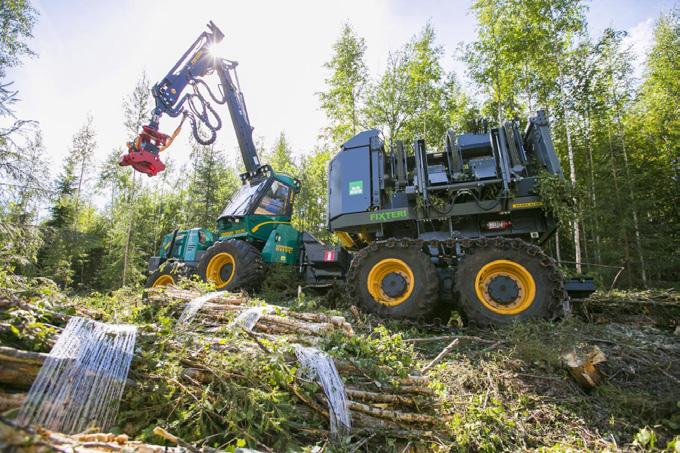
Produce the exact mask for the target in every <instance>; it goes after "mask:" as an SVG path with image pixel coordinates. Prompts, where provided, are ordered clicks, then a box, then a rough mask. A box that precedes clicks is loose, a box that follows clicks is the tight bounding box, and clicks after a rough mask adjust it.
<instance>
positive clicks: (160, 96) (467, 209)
mask: <svg viewBox="0 0 680 453" xmlns="http://www.w3.org/2000/svg"><path fill="white" fill-rule="evenodd" d="M223 38H224V35H223V33H222V32H221V31H220V30H219V29H218V28H217V27H216V26H215V25H214V24H213V23H212V22H211V23H209V24H208V31H207V32H204V33H202V34H201V35H200V36H199V37H198V39H197V40H196V41H195V42H194V43H193V44H192V46H191V47H190V48H189V50H187V51H186V52H185V53H184V55H183V56H182V58H181V59H180V60H179V61H178V62H177V64H176V65H175V66H174V67H173V68H172V69H171V70H170V72H169V73H168V74H167V75H166V77H165V78H164V79H163V80H162V81H161V82H160V83H158V84H157V85H155V86H154V88H153V95H154V98H155V101H156V107H155V109H154V110H153V112H152V116H151V121H150V123H149V124H148V125H147V126H144V127H143V130H142V132H141V133H140V134H139V136H138V137H137V138H136V140H135V141H134V142H132V143H129V144H128V148H129V149H128V153H126V154H125V155H124V156H123V157H122V158H121V161H120V165H132V166H133V168H134V169H135V170H137V171H140V172H142V173H146V174H147V175H149V176H154V175H156V174H157V173H159V172H161V171H163V170H164V168H165V167H164V165H163V163H162V162H161V160H160V158H159V154H160V152H161V151H163V150H164V149H165V148H167V147H168V146H170V144H171V143H172V141H173V140H174V139H175V137H176V136H177V134H178V133H179V131H180V128H181V124H182V122H184V120H185V119H189V122H190V124H191V127H192V130H193V134H194V137H195V139H196V141H197V142H198V143H201V144H206V145H207V144H211V143H213V142H214V141H215V139H216V135H217V134H216V133H217V131H218V130H219V129H220V127H221V120H220V117H219V115H218V114H217V113H216V111H215V110H214V108H213V107H212V106H211V104H210V102H209V101H208V98H207V97H206V96H205V93H207V95H208V96H209V98H210V99H211V100H212V101H213V102H215V103H216V104H218V105H221V104H227V107H228V109H229V113H230V116H231V120H232V123H233V126H234V130H235V132H236V137H237V140H238V144H239V148H240V151H241V155H242V158H243V162H244V166H245V169H246V171H245V173H243V174H242V175H241V180H242V186H241V188H240V189H239V190H238V191H237V192H236V193H235V194H234V195H233V196H232V198H231V201H229V203H228V204H227V206H226V207H225V208H224V210H223V211H222V213H221V214H220V216H219V218H218V219H217V228H216V231H211V230H209V229H207V228H202V227H199V228H192V229H186V230H180V229H176V230H175V231H173V232H172V233H169V234H167V235H165V237H164V238H163V240H162V243H161V247H160V251H159V254H158V256H154V257H152V258H151V259H150V262H149V272H150V276H149V278H148V280H147V286H159V285H165V284H173V283H175V282H176V280H177V278H178V277H179V276H181V275H184V276H186V275H191V274H198V275H199V276H200V278H202V279H203V280H204V281H209V282H212V283H213V284H214V285H215V287H217V288H218V289H224V290H236V289H244V288H245V289H249V288H254V287H257V285H258V284H259V283H260V282H261V281H262V279H263V277H264V273H265V272H266V268H267V266H268V265H270V264H284V265H291V266H296V268H297V269H298V270H299V273H300V276H301V277H302V278H303V279H304V281H305V283H306V284H308V285H314V286H329V285H333V284H344V285H346V286H347V288H348V289H349V292H350V293H351V294H353V296H354V298H355V299H356V300H357V302H358V303H359V304H360V305H361V306H362V307H363V308H364V309H365V310H367V311H369V312H373V313H377V314H379V315H381V316H386V317H398V318H413V317H424V316H428V315H429V314H430V313H431V312H432V311H433V310H434V309H435V307H436V306H437V304H447V303H449V304H454V303H455V304H457V308H458V309H459V311H460V312H461V314H462V315H463V316H464V318H466V319H467V320H469V321H470V322H473V323H476V324H482V325H489V324H506V323H510V322H512V321H514V320H526V319H531V318H554V317H557V316H559V315H560V314H562V313H563V311H564V308H565V307H566V304H567V303H568V294H567V291H566V290H565V287H566V288H567V289H574V290H577V291H581V292H588V291H590V290H591V287H592V282H590V281H583V280H580V281H577V280H571V281H566V282H565V280H564V278H563V276H562V274H561V273H560V271H559V270H558V268H557V265H556V263H555V261H554V260H553V259H552V258H550V257H549V256H547V255H546V254H545V253H544V252H543V250H542V249H541V248H540V245H541V244H543V243H544V242H545V241H546V240H547V239H548V238H549V237H550V236H551V235H552V234H553V233H554V231H555V228H556V226H555V221H554V219H553V218H552V217H551V216H550V215H549V214H546V212H545V210H544V209H543V208H544V206H543V201H542V200H541V198H540V196H539V195H538V194H537V191H536V188H537V179H538V174H539V172H541V171H545V172H548V173H552V174H556V175H560V176H562V171H561V169H560V164H559V160H558V158H557V156H556V154H555V150H554V148H553V144H552V139H551V136H550V129H549V126H548V121H547V118H546V116H545V115H544V113H543V112H538V114H537V115H536V116H535V117H532V118H530V119H529V122H528V126H527V128H526V130H525V131H524V133H521V132H520V130H519V127H518V125H517V124H516V123H514V122H508V123H505V124H504V125H502V126H501V127H498V128H494V129H491V130H490V131H488V132H485V133H482V134H463V135H456V134H454V133H453V132H451V131H450V132H449V133H448V135H447V137H446V141H445V146H444V147H443V149H442V150H436V151H432V152H431V151H428V150H427V149H426V144H425V142H424V141H423V140H420V139H417V140H415V141H414V142H413V144H412V145H411V146H407V145H405V144H404V143H402V142H399V141H398V142H396V143H395V144H394V145H393V146H390V147H387V146H386V145H385V143H384V142H383V140H382V139H381V138H380V134H379V132H378V131H377V130H368V131H364V132H361V133H359V134H358V135H356V136H354V137H353V138H351V139H350V140H349V141H347V142H346V143H344V144H343V145H342V147H341V148H340V150H339V152H338V153H337V154H336V155H335V157H334V158H333V159H332V160H331V162H330V165H329V174H328V181H329V182H328V207H327V218H328V228H329V229H330V231H332V232H333V233H335V235H336V237H337V239H338V242H339V244H324V243H322V242H320V241H318V240H317V239H315V238H314V237H313V236H312V235H311V234H309V233H307V232H301V231H298V230H297V229H295V228H294V227H293V226H292V225H291V215H292V206H293V202H294V199H295V196H296V194H297V193H298V192H299V190H300V183H299V181H298V180H297V179H295V178H293V177H291V176H289V175H286V174H282V173H279V172H276V171H275V170H274V169H272V168H271V167H270V166H269V165H266V164H261V163H260V162H259V159H258V155H257V151H256V148H255V145H254V143H253V138H252V131H253V128H252V126H251V125H250V120H249V118H248V113H247V110H246V106H245V102H244V99H243V95H242V93H241V91H240V88H239V84H238V78H237V76H236V72H235V68H236V65H237V63H236V62H234V61H230V60H225V59H222V58H219V57H216V56H214V55H212V53H211V52H210V50H211V48H212V47H213V46H214V45H215V44H217V43H218V42H220V41H221V40H222V39H223ZM210 74H216V75H217V77H218V81H219V86H218V90H217V93H218V95H217V96H216V95H215V92H214V91H213V90H211V89H210V87H209V86H208V85H207V84H206V82H205V80H204V79H205V78H206V76H208V75H210ZM188 88H191V89H192V90H193V92H191V93H190V92H188V91H189V90H188ZM163 114H166V115H169V116H170V117H178V116H180V115H181V116H182V117H183V118H182V122H181V123H180V126H179V127H178V128H177V129H176V130H175V132H174V133H173V134H172V135H165V134H163V133H161V132H159V129H158V125H159V119H160V118H161V116H162V115H163ZM198 123H201V124H202V125H203V128H202V129H203V130H204V131H205V130H207V131H208V133H209V134H210V135H209V136H208V137H207V138H205V137H202V136H201V132H200V130H199V127H198ZM388 148H389V149H388Z"/></svg>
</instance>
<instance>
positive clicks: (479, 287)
mask: <svg viewBox="0 0 680 453" xmlns="http://www.w3.org/2000/svg"><path fill="white" fill-rule="evenodd" d="M499 277H501V278H503V277H505V278H504V279H503V281H504V282H510V281H512V282H510V284H512V283H514V285H516V286H517V288H516V294H515V296H514V297H513V298H512V299H510V300H504V301H499V300H497V299H495V298H494V297H492V296H491V294H490V288H489V285H491V284H492V283H493V282H494V280H495V279H497V278H499ZM508 279H510V280H508ZM503 289H505V288H503ZM475 292H476V293H477V298H478V299H479V301H480V302H481V303H482V304H483V305H484V306H485V307H486V308H488V309H489V310H491V311H493V312H494V313H498V314H500V315H516V314H518V313H521V312H523V311H524V310H526V309H527V308H529V307H530V306H531V304H533V303H534V299H535V297H536V282H535V281H534V278H533V277H532V276H531V273H530V272H529V271H528V270H527V269H526V268H525V267H524V266H522V265H521V264H519V263H515V262H514V261H509V260H496V261H492V262H490V263H488V264H486V265H485V266H484V267H482V268H481V269H480V270H479V272H478V273H477V277H476V278H475Z"/></svg>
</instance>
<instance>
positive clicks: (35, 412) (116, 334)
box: [17, 317, 137, 434]
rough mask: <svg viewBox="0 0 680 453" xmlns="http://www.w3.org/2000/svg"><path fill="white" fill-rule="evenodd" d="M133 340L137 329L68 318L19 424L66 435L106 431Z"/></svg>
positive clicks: (116, 404) (115, 408)
mask: <svg viewBox="0 0 680 453" xmlns="http://www.w3.org/2000/svg"><path fill="white" fill-rule="evenodd" d="M136 335H137V328H136V327H135V326H131V325H124V324H105V323H100V322H96V321H92V320H89V319H84V318H80V317H73V318H71V319H70V320H69V322H68V324H67V325H66V328H64V331H63V332H62V334H61V335H60V336H59V338H58V339H57V342H56V343H55V345H54V347H53V348H52V351H50V353H49V355H48V357H47V359H46V360H45V362H44V364H43V366H42V368H41V369H40V372H39V373H38V376H37V378H36V380H35V381H34V383H33V385H32V386H31V389H30V391H29V393H28V396H27V398H26V401H25V403H24V405H23V406H22V407H21V410H20V412H19V416H18V419H17V421H18V423H20V424H22V425H25V426H27V425H40V426H43V427H45V428H47V429H49V430H52V431H58V432H63V433H66V434H75V433H80V432H83V431H85V430H86V429H88V428H91V427H96V428H97V429H100V430H105V429H107V428H108V427H110V426H111V424H112V423H113V422H114V421H115V418H116V415H117V413H118V407H119V405H120V399H121V397H122V396H123V390H124V388H125V381H126V380H127V375H128V371H129V369H130V362H131V361H132V356H133V353H134V347H135V340H136Z"/></svg>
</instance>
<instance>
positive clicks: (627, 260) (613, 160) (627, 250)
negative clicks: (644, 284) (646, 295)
mask: <svg viewBox="0 0 680 453" xmlns="http://www.w3.org/2000/svg"><path fill="white" fill-rule="evenodd" d="M607 138H608V141H609V160H610V164H611V166H610V169H611V172H612V182H613V183H614V195H615V198H616V207H617V208H620V207H621V191H620V190H619V177H618V173H617V171H616V156H615V155H614V147H613V146H612V134H611V131H610V130H608V131H607ZM622 228H623V230H622V231H623V256H624V263H625V267H626V276H627V278H628V287H629V288H630V287H632V286H633V276H632V275H631V273H630V262H631V260H630V243H629V241H628V231H627V230H626V226H625V225H623V226H622Z"/></svg>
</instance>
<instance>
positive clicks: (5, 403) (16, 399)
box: [0, 390, 26, 413]
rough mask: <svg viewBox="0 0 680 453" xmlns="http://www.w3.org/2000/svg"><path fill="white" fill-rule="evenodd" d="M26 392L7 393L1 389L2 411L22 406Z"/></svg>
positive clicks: (0, 402) (0, 403) (0, 401)
mask: <svg viewBox="0 0 680 453" xmlns="http://www.w3.org/2000/svg"><path fill="white" fill-rule="evenodd" d="M25 399H26V393H7V392H4V391H2V390H0V413H2V412H7V411H9V410H12V409H16V408H18V407H21V405H22V404H24V400H25Z"/></svg>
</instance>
